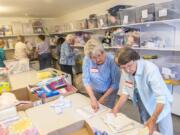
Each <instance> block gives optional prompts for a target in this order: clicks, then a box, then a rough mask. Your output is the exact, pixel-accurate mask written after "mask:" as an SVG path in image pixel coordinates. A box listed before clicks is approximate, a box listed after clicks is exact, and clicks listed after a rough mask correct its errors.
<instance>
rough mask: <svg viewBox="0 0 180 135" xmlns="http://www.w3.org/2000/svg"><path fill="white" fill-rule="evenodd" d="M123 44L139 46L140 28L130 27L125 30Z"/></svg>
mask: <svg viewBox="0 0 180 135" xmlns="http://www.w3.org/2000/svg"><path fill="white" fill-rule="evenodd" d="M125 45H126V46H129V47H140V30H137V29H134V30H133V29H132V30H130V31H129V32H126V33H125Z"/></svg>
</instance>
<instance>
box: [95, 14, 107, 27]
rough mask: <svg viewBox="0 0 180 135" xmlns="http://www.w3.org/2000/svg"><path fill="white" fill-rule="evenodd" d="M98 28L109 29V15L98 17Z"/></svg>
mask: <svg viewBox="0 0 180 135" xmlns="http://www.w3.org/2000/svg"><path fill="white" fill-rule="evenodd" d="M97 21H98V28H102V27H107V26H108V15H107V14H105V15H100V16H98V17H97Z"/></svg>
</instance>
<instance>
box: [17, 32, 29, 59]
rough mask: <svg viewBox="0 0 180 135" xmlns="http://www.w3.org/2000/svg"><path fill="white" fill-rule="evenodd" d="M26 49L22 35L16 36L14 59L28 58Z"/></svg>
mask: <svg viewBox="0 0 180 135" xmlns="http://www.w3.org/2000/svg"><path fill="white" fill-rule="evenodd" d="M28 54H29V52H28V49H27V46H26V44H25V39H24V36H21V35H20V36H18V37H17V43H16V44H15V53H14V56H15V59H18V60H20V59H28Z"/></svg>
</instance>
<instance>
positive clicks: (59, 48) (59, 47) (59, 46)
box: [57, 37, 65, 65]
mask: <svg viewBox="0 0 180 135" xmlns="http://www.w3.org/2000/svg"><path fill="white" fill-rule="evenodd" d="M64 41H65V39H64V38H63V37H59V38H58V39H57V57H58V63H59V65H60V58H61V45H62V44H63V43H64Z"/></svg>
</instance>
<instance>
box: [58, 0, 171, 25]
mask: <svg viewBox="0 0 180 135" xmlns="http://www.w3.org/2000/svg"><path fill="white" fill-rule="evenodd" d="M166 1H170V0H158V1H157V0H108V1H106V2H103V3H101V4H97V5H95V6H91V7H88V8H85V9H80V10H78V11H76V12H73V13H70V14H67V15H64V16H62V17H60V18H59V23H64V22H70V21H73V20H81V19H83V18H87V17H88V16H89V14H93V13H95V14H97V15H101V14H105V13H107V9H109V8H110V7H113V6H115V5H118V4H125V5H133V6H141V5H145V4H149V3H157V2H158V3H161V2H166Z"/></svg>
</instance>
